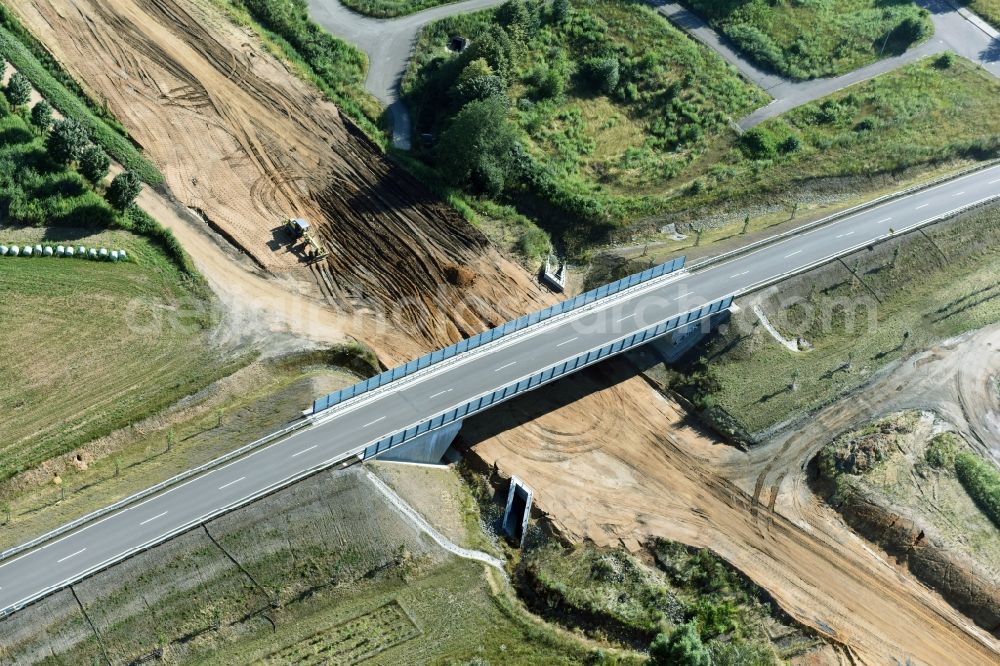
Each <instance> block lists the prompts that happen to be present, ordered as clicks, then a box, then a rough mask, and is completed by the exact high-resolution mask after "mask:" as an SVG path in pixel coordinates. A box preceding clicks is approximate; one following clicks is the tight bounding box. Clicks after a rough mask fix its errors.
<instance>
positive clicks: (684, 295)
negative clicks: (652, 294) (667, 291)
mask: <svg viewBox="0 0 1000 666" xmlns="http://www.w3.org/2000/svg"><path fill="white" fill-rule="evenodd" d="M690 295H691V294H681V295H680V296H678V297H677V298H675V299H674V300H675V301H679V300H681V299H682V298H687V297H688V296H690Z"/></svg>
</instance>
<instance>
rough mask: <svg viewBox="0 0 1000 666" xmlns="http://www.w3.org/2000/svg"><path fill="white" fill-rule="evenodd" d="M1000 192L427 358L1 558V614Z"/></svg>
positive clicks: (959, 183) (923, 208) (916, 200)
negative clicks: (377, 447)
mask: <svg viewBox="0 0 1000 666" xmlns="http://www.w3.org/2000/svg"><path fill="white" fill-rule="evenodd" d="M998 197H1000V165H994V166H991V167H988V168H985V169H982V170H979V171H975V172H972V173H969V174H966V175H964V176H961V177H959V178H955V179H953V180H949V181H946V182H944V183H941V184H938V185H935V186H933V187H929V188H926V189H922V190H918V191H915V192H911V193H907V194H905V195H902V196H899V197H897V198H895V199H891V200H888V201H885V202H883V203H880V204H878V205H874V206H871V207H868V208H864V209H861V210H858V211H857V212H854V213H851V214H848V215H845V216H843V217H840V218H835V219H832V220H830V221H828V222H827V223H825V224H821V225H817V226H814V227H812V228H810V229H808V230H805V231H802V232H801V233H798V234H791V235H787V236H783V237H780V238H778V239H776V240H774V241H773V242H770V243H767V244H763V245H761V246H759V247H756V248H753V249H748V250H747V251H746V252H744V253H743V254H738V255H735V256H732V257H729V258H725V259H720V260H717V261H709V262H705V263H703V264H701V266H700V267H695V268H693V269H692V270H691V272H687V271H679V272H677V273H672V274H669V275H666V276H664V277H663V278H659V279H655V280H651V281H650V282H647V283H644V284H642V285H640V286H638V287H633V288H631V289H628V290H625V291H622V292H619V293H618V294H615V295H613V296H609V297H607V298H604V299H602V300H600V301H597V302H595V303H593V304H591V305H590V306H587V307H584V308H580V309H578V310H574V311H571V312H569V313H567V314H564V315H559V316H556V317H553V318H551V319H548V320H546V321H543V322H540V323H539V324H536V325H534V326H532V327H529V328H527V329H524V330H523V331H521V332H519V333H518V334H516V335H511V336H507V337H503V338H500V339H498V340H496V341H494V342H493V343H489V344H487V345H484V346H482V347H479V348H478V349H476V350H475V351H472V352H465V353H463V354H459V355H457V356H455V357H453V358H452V359H450V360H449V361H446V362H442V363H439V364H437V365H432V366H430V367H429V368H427V369H426V370H424V371H420V372H418V373H416V374H414V375H411V376H410V377H407V378H404V379H400V380H397V381H396V382H393V383H390V384H388V385H386V386H384V387H380V388H379V389H377V390H375V391H371V392H369V393H366V394H363V395H362V396H360V397H358V398H355V399H353V400H351V401H348V402H346V403H343V405H342V406H338V407H337V408H334V409H330V410H328V411H325V412H320V413H319V414H318V415H316V416H315V417H314V418H313V420H312V422H310V423H309V424H307V425H305V426H304V427H302V428H300V429H298V430H296V431H294V432H293V433H291V434H289V435H287V436H285V437H284V438H282V439H279V440H277V441H275V442H273V443H271V444H269V445H267V446H263V447H262V448H258V449H256V450H254V451H253V452H252V453H249V454H248V455H245V456H243V457H241V458H237V459H235V460H233V461H229V462H226V463H225V464H220V465H217V466H214V467H212V468H211V469H209V470H208V471H205V472H203V473H201V474H199V475H196V476H193V477H191V478H190V479H188V480H186V481H184V482H183V483H178V484H177V485H174V486H171V487H169V488H167V489H165V490H162V491H160V492H159V493H157V494H154V495H151V496H148V497H145V498H144V499H142V501H137V502H136V503H134V504H130V505H128V506H126V507H125V508H122V509H119V510H117V511H115V512H111V513H108V514H107V515H104V516H102V517H101V518H100V519H95V520H94V521H92V522H90V523H87V524H85V525H83V526H81V527H78V528H76V529H75V530H72V531H69V532H66V533H65V534H61V535H60V536H58V538H55V537H54V538H53V539H52V540H50V541H48V542H45V543H43V544H42V545H39V546H36V547H35V548H33V549H30V550H25V551H23V552H20V553H19V554H17V555H12V556H10V557H8V558H6V559H5V560H0V613H3V612H4V611H7V612H12V611H13V610H16V609H18V608H20V607H22V606H23V605H24V604H26V603H29V602H31V601H33V600H36V599H38V598H41V597H42V596H44V595H45V594H47V593H49V592H52V591H55V590H57V589H60V588H62V587H64V586H66V585H68V584H70V583H72V582H75V581H76V580H79V579H81V578H83V577H85V576H87V575H89V574H90V573H93V572H94V571H96V570H99V569H101V568H104V567H106V566H109V565H110V564H112V563H114V562H117V561H120V560H121V559H123V558H124V557H125V556H127V555H128V554H130V553H133V552H135V551H136V550H137V549H140V548H144V547H149V546H152V545H155V544H157V543H161V542H162V541H164V540H166V539H167V538H169V537H170V536H172V535H174V534H178V533H180V532H181V531H184V530H185V529H188V528H190V527H193V526H196V525H198V524H200V523H201V522H203V521H205V520H208V519H210V518H212V517H214V516H216V515H219V514H220V513H222V512H224V511H226V510H230V509H233V508H236V507H238V506H242V505H244V504H246V503H248V502H250V501H252V500H253V499H256V498H257V497H260V496H262V495H264V494H266V493H268V492H271V491H273V490H275V489H277V488H281V487H284V486H286V485H289V484H290V483H292V482H294V481H295V480H297V479H299V478H302V477H304V476H305V475H307V474H310V473H312V472H313V471H315V470H318V469H322V468H325V467H329V466H332V465H336V464H338V463H340V462H345V461H350V460H353V459H355V456H357V455H358V453H360V452H361V451H362V450H363V449H364V447H365V446H366V445H368V444H371V443H373V442H375V441H378V440H380V439H382V438H383V437H386V436H388V435H391V434H393V433H396V432H399V431H401V430H404V429H406V428H408V427H411V426H413V425H415V424H417V423H420V422H423V421H425V420H427V419H429V418H432V417H434V416H436V415H438V414H442V413H445V412H448V411H450V410H452V409H454V408H455V407H456V406H458V405H462V404H464V403H465V402H467V401H470V400H473V399H476V398H477V397H479V396H481V395H484V394H488V393H491V392H492V391H493V390H495V389H497V388H500V387H503V386H507V385H509V384H512V383H515V382H517V381H519V380H521V379H523V378H524V377H527V376H530V375H532V374H534V373H536V372H537V371H539V370H541V369H544V368H548V367H551V366H553V365H556V364H558V363H561V362H563V361H565V360H568V359H573V358H576V357H578V356H581V355H583V354H585V353H587V352H588V351H590V350H593V349H596V348H599V347H602V346H604V345H607V344H609V343H611V342H614V341H617V340H619V339H621V338H624V337H628V336H630V335H632V334H633V333H636V332H639V331H641V330H643V329H645V328H648V327H650V326H652V325H655V324H657V323H660V322H663V321H665V320H667V319H670V318H672V317H674V316H677V315H679V314H682V313H685V312H688V311H691V310H693V309H696V308H698V307H701V306H702V305H705V304H707V303H711V302H713V301H716V300H718V299H720V298H722V297H725V296H728V295H740V294H743V293H746V292H748V291H751V290H754V289H757V288H760V287H761V286H763V285H767V284H771V283H775V282H778V281H780V280H782V279H783V278H785V277H787V276H789V275H792V274H794V273H798V272H802V271H804V270H808V269H809V268H811V267H813V266H816V265H819V264H822V263H825V262H827V261H830V260H832V259H834V258H836V257H838V256H841V255H844V254H848V253H850V252H853V251H855V250H858V249H860V248H864V247H865V246H867V245H870V244H871V243H873V242H878V241H880V240H884V239H886V238H888V237H890V236H892V235H893V234H898V233H902V232H905V231H907V230H911V229H915V228H917V227H919V226H920V225H922V224H926V223H929V222H932V221H934V220H937V219H941V218H943V217H947V216H949V215H951V214H954V213H957V212H959V211H960V210H963V209H965V208H967V207H969V206H972V205H975V204H983V203H985V202H987V201H991V200H993V199H997V198H998ZM235 444H237V442H234V445H235Z"/></svg>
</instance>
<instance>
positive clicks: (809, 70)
mask: <svg viewBox="0 0 1000 666" xmlns="http://www.w3.org/2000/svg"><path fill="white" fill-rule="evenodd" d="M683 1H684V4H687V5H688V6H690V7H691V8H692V9H693V10H694V11H695V12H696V13H698V14H700V15H701V16H702V17H703V18H705V19H706V20H707V21H708V22H709V23H710V24H711V25H712V26H714V27H715V28H716V29H717V30H719V31H720V32H722V33H723V34H724V35H726V36H727V37H729V38H730V39H731V40H732V41H733V42H735V43H736V45H737V46H738V47H739V48H740V49H741V50H742V51H743V52H744V53H745V54H746V55H747V56H748V57H749V58H750V59H752V60H755V61H756V62H757V63H758V64H759V65H762V66H764V67H765V68H767V69H771V70H773V71H775V72H777V73H779V74H782V75H784V76H788V77H791V78H793V79H811V78H815V77H820V76H835V75H837V74H843V73H845V72H849V71H851V70H854V69H857V68H858V67H861V66H863V65H867V64H869V63H871V62H874V61H875V60H878V59H879V58H880V57H884V56H889V55H895V54H897V53H899V52H901V51H903V50H905V49H906V47H907V46H910V45H912V44H913V43H915V42H918V41H921V40H923V39H925V38H927V37H928V36H929V35H930V34H931V25H930V20H929V19H928V18H927V15H926V12H922V11H921V10H920V9H919V8H918V7H917V5H916V4H915V3H913V2H909V1H908V0H895V1H893V2H881V1H879V0H818V1H817V0H812V1H801V2H800V1H795V0H792V1H790V0H779V1H777V2H775V1H768V0H683Z"/></svg>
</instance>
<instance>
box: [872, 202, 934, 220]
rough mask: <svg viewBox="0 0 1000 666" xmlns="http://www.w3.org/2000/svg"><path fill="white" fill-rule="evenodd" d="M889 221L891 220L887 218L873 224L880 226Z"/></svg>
mask: <svg viewBox="0 0 1000 666" xmlns="http://www.w3.org/2000/svg"><path fill="white" fill-rule="evenodd" d="M925 205H926V204H925ZM891 219H892V218H891V217H887V218H885V219H884V220H879V221H878V222H876V223H875V224H882V223H883V222H888V221H889V220H891Z"/></svg>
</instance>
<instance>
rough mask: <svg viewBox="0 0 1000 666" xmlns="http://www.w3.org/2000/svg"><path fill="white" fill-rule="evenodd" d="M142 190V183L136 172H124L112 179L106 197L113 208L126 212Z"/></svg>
mask: <svg viewBox="0 0 1000 666" xmlns="http://www.w3.org/2000/svg"><path fill="white" fill-rule="evenodd" d="M141 189H142V182H141V181H140V180H139V176H137V175H135V172H133V171H122V172H121V173H120V174H118V175H117V176H115V177H114V179H112V181H111V185H109V186H108V191H107V194H106V195H105V196H106V198H107V200H108V203H110V204H111V205H112V206H114V207H115V208H117V209H118V210H125V209H126V208H128V207H129V206H131V205H132V202H133V201H135V198H136V197H137V196H139V191H140V190H141Z"/></svg>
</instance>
